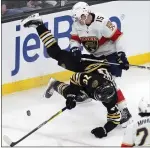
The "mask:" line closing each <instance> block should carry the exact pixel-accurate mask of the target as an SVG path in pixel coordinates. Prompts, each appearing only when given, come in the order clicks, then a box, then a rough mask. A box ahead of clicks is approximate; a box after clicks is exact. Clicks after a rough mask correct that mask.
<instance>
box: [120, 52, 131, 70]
mask: <svg viewBox="0 0 150 148" xmlns="http://www.w3.org/2000/svg"><path fill="white" fill-rule="evenodd" d="M118 63H119V64H120V68H121V69H125V70H128V69H129V62H128V59H127V57H126V54H125V53H124V52H123V51H120V52H118Z"/></svg>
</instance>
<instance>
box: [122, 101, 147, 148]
mask: <svg viewBox="0 0 150 148" xmlns="http://www.w3.org/2000/svg"><path fill="white" fill-rule="evenodd" d="M139 115H140V116H141V119H139V120H138V121H135V122H133V123H132V124H130V125H129V126H128V127H127V129H126V131H125V134H124V138H123V142H122V145H121V147H122V148H123V147H133V146H149V147H150V100H146V99H143V98H142V99H141V101H140V102H139Z"/></svg>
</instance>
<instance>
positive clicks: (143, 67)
mask: <svg viewBox="0 0 150 148" xmlns="http://www.w3.org/2000/svg"><path fill="white" fill-rule="evenodd" d="M81 60H82V61H91V62H98V63H104V64H110V65H118V66H119V65H120V64H118V63H111V62H103V61H101V60H95V59H88V58H82V59H81ZM129 66H130V67H137V68H141V69H148V70H150V67H148V66H139V65H132V64H129Z"/></svg>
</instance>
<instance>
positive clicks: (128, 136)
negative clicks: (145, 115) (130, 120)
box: [121, 124, 134, 148]
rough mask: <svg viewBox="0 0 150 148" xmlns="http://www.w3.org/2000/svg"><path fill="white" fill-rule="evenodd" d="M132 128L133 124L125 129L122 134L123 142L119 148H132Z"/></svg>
mask: <svg viewBox="0 0 150 148" xmlns="http://www.w3.org/2000/svg"><path fill="white" fill-rule="evenodd" d="M133 129H134V126H133V124H130V125H128V127H127V128H126V131H125V133H124V137H123V141H122V144H121V147H122V148H124V147H133V146H134V139H133V136H134V132H133Z"/></svg>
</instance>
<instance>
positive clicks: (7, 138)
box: [3, 135, 12, 146]
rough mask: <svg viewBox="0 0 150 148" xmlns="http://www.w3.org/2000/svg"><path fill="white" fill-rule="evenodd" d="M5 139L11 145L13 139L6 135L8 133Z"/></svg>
mask: <svg viewBox="0 0 150 148" xmlns="http://www.w3.org/2000/svg"><path fill="white" fill-rule="evenodd" d="M3 140H4V141H5V142H6V143H7V144H8V145H9V146H10V145H11V144H12V141H11V139H10V138H9V137H8V136H6V135H4V136H3Z"/></svg>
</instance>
